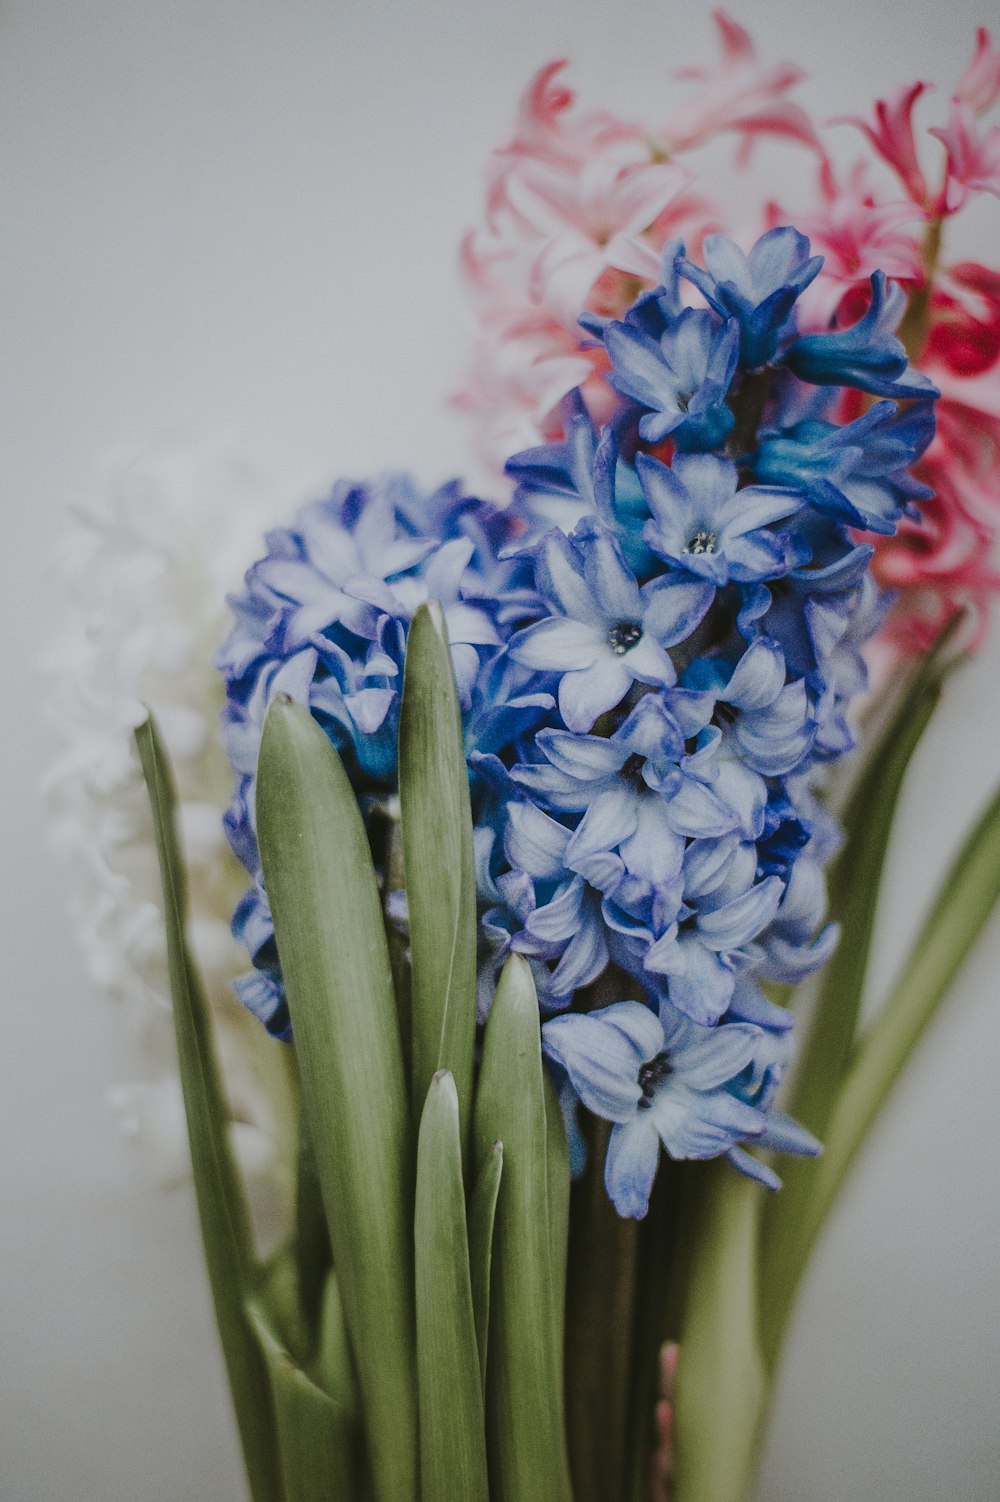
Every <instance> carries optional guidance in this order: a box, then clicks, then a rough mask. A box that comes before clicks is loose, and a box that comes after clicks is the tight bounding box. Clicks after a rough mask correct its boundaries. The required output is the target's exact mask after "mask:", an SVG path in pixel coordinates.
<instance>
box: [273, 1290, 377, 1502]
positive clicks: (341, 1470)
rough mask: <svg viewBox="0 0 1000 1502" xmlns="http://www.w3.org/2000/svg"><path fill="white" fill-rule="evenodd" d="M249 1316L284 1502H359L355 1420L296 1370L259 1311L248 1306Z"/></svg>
mask: <svg viewBox="0 0 1000 1502" xmlns="http://www.w3.org/2000/svg"><path fill="white" fill-rule="evenodd" d="M249 1315H250V1319H251V1321H252V1322H253V1326H254V1329H255V1330H256V1332H257V1338H258V1340H259V1341H260V1347H261V1350H262V1351H263V1352H264V1356H265V1359H266V1361H267V1367H268V1373H269V1375H270V1379H271V1392H272V1395H273V1399H274V1409H275V1414H276V1416H277V1434H278V1445H277V1451H278V1457H279V1463H280V1466H281V1475H282V1480H283V1483H284V1492H285V1499H286V1502H360V1493H359V1481H358V1468H357V1460H358V1432H359V1431H358V1422H357V1417H356V1415H355V1414H352V1413H351V1412H350V1411H349V1410H345V1409H344V1408H342V1407H341V1406H340V1405H339V1404H338V1403H336V1402H335V1401H334V1399H333V1398H331V1397H330V1395H329V1393H326V1392H324V1391H323V1389H322V1388H321V1387H319V1386H318V1385H317V1383H315V1382H314V1381H313V1380H312V1378H311V1377H309V1376H308V1375H307V1374H306V1372H304V1371H303V1370H302V1368H301V1367H300V1366H299V1365H298V1364H297V1362H296V1361H295V1360H294V1359H293V1357H292V1356H291V1355H290V1354H289V1352H288V1351H287V1350H286V1349H285V1348H284V1346H283V1345H282V1344H281V1342H280V1340H278V1339H277V1337H276V1336H275V1334H274V1332H273V1331H272V1329H271V1326H270V1324H269V1322H268V1320H267V1316H266V1314H265V1313H264V1311H263V1310H262V1309H260V1308H258V1307H257V1306H255V1305H254V1304H253V1303H251V1304H250V1306H249Z"/></svg>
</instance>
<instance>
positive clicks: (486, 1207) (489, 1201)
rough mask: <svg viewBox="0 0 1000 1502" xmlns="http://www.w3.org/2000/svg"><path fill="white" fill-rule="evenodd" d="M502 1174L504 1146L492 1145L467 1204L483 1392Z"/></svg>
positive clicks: (474, 1306)
mask: <svg viewBox="0 0 1000 1502" xmlns="http://www.w3.org/2000/svg"><path fill="white" fill-rule="evenodd" d="M502 1174H503V1143H502V1142H494V1144H493V1146H492V1147H491V1148H490V1150H489V1152H488V1153H487V1154H486V1157H485V1158H484V1159H483V1164H482V1167H481V1168H480V1170H479V1173H478V1174H477V1175H476V1183H475V1187H474V1188H473V1191H472V1199H471V1201H470V1204H469V1271H470V1274H471V1277H472V1307H473V1311H474V1313H475V1319H476V1347H477V1349H478V1351H479V1374H480V1377H481V1379H482V1388H483V1392H484V1394H485V1392H486V1358H487V1352H488V1350H489V1331H490V1269H491V1265H492V1261H493V1224H494V1220H495V1217H496V1208H497V1195H498V1194H499V1192H500V1179H501V1176H502Z"/></svg>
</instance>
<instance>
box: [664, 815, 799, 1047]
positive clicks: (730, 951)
mask: <svg viewBox="0 0 1000 1502" xmlns="http://www.w3.org/2000/svg"><path fill="white" fill-rule="evenodd" d="M756 871H757V856H756V851H755V848H754V846H753V844H752V843H751V842H748V841H740V839H739V838H738V836H736V835H727V836H723V837H722V838H720V839H715V840H695V841H693V842H692V843H691V845H689V846H688V849H687V852H686V854H685V857H684V886H683V905H682V907H681V909H680V912H679V915H678V921H677V923H675V924H672V925H671V926H670V927H669V928H668V929H667V930H666V931H665V932H664V933H663V934H661V935H660V937H658V938H657V939H656V941H655V943H653V944H652V945H651V947H650V949H649V950H648V952H647V954H646V957H645V969H646V971H647V972H648V973H650V974H651V975H653V976H665V977H666V988H667V994H668V996H669V998H670V1000H671V1002H672V1003H673V1005H674V1006H676V1007H677V1008H679V1010H680V1011H682V1012H683V1013H684V1014H685V1015H686V1016H688V1017H690V1018H691V1019H692V1021H694V1022H697V1023H699V1024H700V1025H702V1026H706V1027H710V1026H712V1025H713V1024H714V1023H716V1022H718V1020H719V1018H720V1017H721V1016H722V1015H723V1014H724V1013H725V1012H726V1011H727V1009H728V1007H729V1005H730V1002H731V1000H732V996H733V988H734V985H735V974H736V971H737V968H738V967H739V966H740V965H742V964H743V963H744V962H747V963H749V961H750V958H751V956H750V953H749V951H748V946H749V945H750V943H751V941H752V940H754V939H756V938H758V936H759V935H760V934H761V933H762V932H763V931H764V930H765V929H766V928H767V926H768V924H770V923H771V921H772V920H773V918H774V915H775V913H776V912H777V910H778V905H779V903H780V901H781V898H782V894H783V892H784V884H783V882H782V881H781V880H780V878H779V877H777V876H767V877H765V878H764V880H763V881H755V880H754V878H755V875H756Z"/></svg>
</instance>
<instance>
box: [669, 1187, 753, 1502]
mask: <svg viewBox="0 0 1000 1502" xmlns="http://www.w3.org/2000/svg"><path fill="white" fill-rule="evenodd" d="M704 1176H705V1183H704V1186H703V1189H702V1193H701V1196H700V1198H699V1202H698V1208H697V1211H696V1214H695V1217H694V1221H693V1224H692V1248H691V1280H690V1284H689V1288H688V1297H687V1308H686V1311H685V1317H684V1325H683V1330H682V1334H681V1353H680V1365H679V1367H678V1373H677V1398H676V1404H675V1418H674V1433H675V1439H676V1474H675V1498H676V1502H744V1499H745V1498H746V1494H747V1490H748V1488H749V1485H750V1481H751V1479H752V1476H753V1471H754V1464H755V1461H756V1455H757V1446H758V1443H759V1439H760V1432H761V1419H762V1416H763V1412H764V1403H765V1393H766V1385H767V1377H766V1372H765V1367H764V1361H763V1357H762V1355H761V1351H760V1343H759V1335H758V1324H757V1264H758V1247H759V1226H760V1209H761V1203H762V1196H763V1195H764V1194H765V1193H766V1190H764V1189H762V1187H761V1186H760V1185H759V1184H758V1183H756V1182H755V1181H754V1180H752V1179H746V1178H743V1177H741V1176H740V1175H739V1174H737V1173H736V1172H735V1171H734V1169H733V1168H731V1167H730V1165H729V1164H728V1163H725V1162H721V1161H720V1162H715V1163H710V1164H707V1165H706V1166H705V1168H704Z"/></svg>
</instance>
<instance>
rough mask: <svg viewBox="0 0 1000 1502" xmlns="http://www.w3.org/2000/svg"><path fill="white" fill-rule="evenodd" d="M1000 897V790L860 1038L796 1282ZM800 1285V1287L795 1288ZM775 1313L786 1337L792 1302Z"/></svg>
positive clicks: (823, 1161) (807, 1223)
mask: <svg viewBox="0 0 1000 1502" xmlns="http://www.w3.org/2000/svg"><path fill="white" fill-rule="evenodd" d="M998 899H1000V790H998V791H997V793H996V794H995V795H994V797H993V800H992V802H991V803H990V804H989V806H988V807H987V809H986V810H985V811H984V813H983V814H982V816H981V818H980V819H979V822H978V823H977V824H976V826H975V828H974V829H973V831H972V833H971V834H970V836H969V837H968V839H967V840H966V842H965V844H964V845H963V847H962V849H961V850H960V851H959V853H958V855H957V856H956V857H955V859H954V861H953V863H952V865H951V868H950V870H949V871H948V874H947V876H946V877H945V879H944V881H943V882H942V884H941V886H940V888H939V890H938V894H937V897H936V899H935V901H934V904H933V907H932V909H931V912H930V915H929V916H928V918H927V921H926V923H925V924H924V926H923V928H922V930H921V932H920V935H919V937H918V939H917V942H916V944H915V946H914V948H913V950H912V951H911V953H910V956H909V959H908V960H907V962H906V964H905V966H904V968H903V971H902V974H901V975H900V977H899V979H898V980H897V981H896V983H895V985H894V987H893V989H892V992H891V994H890V996H889V999H888V1001H887V1002H886V1005H885V1006H884V1008H883V1009H882V1011H881V1012H880V1013H879V1016H878V1017H877V1019H876V1021H875V1022H874V1023H873V1024H872V1026H871V1028H870V1029H869V1030H868V1032H867V1033H866V1034H865V1036H864V1037H863V1038H862V1039H861V1042H860V1043H859V1045H858V1047H857V1049H856V1050H855V1053H854V1056H853V1058H852V1061H851V1065H850V1068H849V1069H848V1072H847V1076H846V1078H845V1080H844V1082H843V1085H842V1087H841V1091H840V1095H839V1096H838V1098H837V1101H836V1104H835V1107H834V1110H833V1114H832V1116H831V1118H830V1123H829V1127H828V1129H827V1134H826V1142H825V1144H824V1150H823V1156H822V1157H821V1158H820V1159H819V1161H818V1162H817V1164H816V1173H815V1177H814V1179H813V1182H812V1185H811V1191H812V1192H811V1194H810V1196H809V1199H808V1201H807V1202H806V1204H805V1207H804V1211H803V1214H802V1217H801V1219H800V1220H799V1222H798V1224H797V1225H796V1227H795V1231H796V1238H795V1240H794V1243H793V1245H792V1252H793V1254H794V1262H792V1263H791V1277H792V1278H793V1279H794V1280H795V1281H797V1279H798V1277H799V1276H800V1275H801V1272H802V1270H803V1269H804V1267H805V1264H806V1262H807V1260H808V1257H809V1253H810V1252H811V1250H812V1247H813V1245H814V1243H815V1241H816V1238H817V1236H818V1235H819V1232H820V1229H821V1228H822V1225H823V1222H824V1221H825V1219H826V1217H827V1215H828V1214H829V1212H830V1209H831V1207H832V1206H833V1203H834V1201H835V1200H836V1198H837V1195H838V1193H839V1192H840V1188H841V1186H842V1185H843V1182H844V1180H845V1178H846V1177H847V1174H848V1172H849V1170H850V1168H851V1165H852V1163H853V1162H854V1159H855V1157H856V1156H857V1153H858V1151H859V1149H860V1148H861V1147H862V1145H863V1144H864V1142H865V1139H866V1137H867V1136H868V1133H869V1132H870V1130H871V1128H872V1125H873V1124H874V1122H875V1120H876V1118H877V1116H878V1114H879V1112H880V1111H881V1109H882V1107H883V1105H884V1104H885V1102H886V1100H887V1098H888V1096H889V1093H890V1091H891V1090H892V1087H893V1085H894V1083H895V1081H896V1079H897V1078H898V1076H899V1073H900V1071H901V1070H902V1068H903V1066H904V1065H905V1063H906V1061H907V1060H908V1059H909V1057H910V1055H911V1054H912V1052H913V1050H914V1048H915V1047H916V1045H917V1043H918V1042H919V1040H920V1037H921V1035H922V1034H923V1032H924V1030H925V1028H926V1027H927V1025H928V1023H929V1022H930V1020H931V1018H932V1017H933V1016H934V1014H935V1012H936V1011H937V1009H938V1007H939V1006H940V1004H941V1002H942V1001H943V1000H944V998H945V996H947V994H948V990H949V988H950V986H951V983H952V981H953V980H954V979H955V976H956V975H957V974H958V971H959V969H960V967H961V966H962V964H963V963H964V961H965V959H966V957H967V956H968V954H969V951H970V950H971V948H972V946H973V944H974V943H975V941H976V939H977V938H978V937H979V934H980V933H981V931H982V928H983V925H984V924H985V923H986V920H987V919H988V918H989V916H990V914H991V913H992V911H993V909H994V907H995V906H996V903H997V901H998ZM793 1287H794V1284H793ZM791 1292H792V1289H790V1290H789V1298H788V1302H787V1304H786V1305H785V1306H784V1307H783V1308H781V1309H779V1310H778V1311H777V1317H776V1318H778V1317H780V1319H781V1324H780V1327H779V1329H778V1330H777V1332H776V1336H775V1340H776V1342H777V1340H780V1336H781V1333H782V1331H783V1328H784V1321H785V1320H786V1319H787V1316H788V1310H789V1307H790V1303H791Z"/></svg>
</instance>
